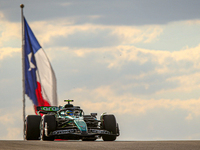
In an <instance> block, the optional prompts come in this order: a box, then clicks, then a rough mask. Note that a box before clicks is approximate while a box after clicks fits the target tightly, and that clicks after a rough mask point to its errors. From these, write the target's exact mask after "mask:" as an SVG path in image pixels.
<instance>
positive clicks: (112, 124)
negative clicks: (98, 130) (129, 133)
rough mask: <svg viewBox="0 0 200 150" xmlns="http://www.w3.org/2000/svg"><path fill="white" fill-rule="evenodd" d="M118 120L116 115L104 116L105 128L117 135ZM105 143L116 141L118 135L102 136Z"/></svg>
mask: <svg viewBox="0 0 200 150" xmlns="http://www.w3.org/2000/svg"><path fill="white" fill-rule="evenodd" d="M116 127H117V123H116V119H115V116H114V115H104V116H103V128H104V129H105V130H107V131H109V132H110V133H111V134H116V133H117V131H116ZM102 138H103V140H104V141H114V140H116V135H103V136H102Z"/></svg>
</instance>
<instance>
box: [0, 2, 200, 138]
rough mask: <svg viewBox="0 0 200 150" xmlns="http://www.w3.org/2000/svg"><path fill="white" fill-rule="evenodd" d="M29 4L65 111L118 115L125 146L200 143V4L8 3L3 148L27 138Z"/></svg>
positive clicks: (0, 9) (2, 28)
mask: <svg viewBox="0 0 200 150" xmlns="http://www.w3.org/2000/svg"><path fill="white" fill-rule="evenodd" d="M21 3H23V4H24V5H25V8H24V15H25V17H26V19H27V21H28V23H29V25H30V27H31V28H32V30H33V32H34V33H35V35H36V37H37V39H38V41H39V43H40V44H41V46H42V47H43V49H44V50H45V52H46V53H47V55H48V57H49V59H50V61H51V64H52V66H53V69H54V71H55V73H56V77H57V87H58V90H57V93H58V99H59V105H63V104H64V102H63V100H64V99H74V100H75V102H74V104H75V105H80V106H81V107H82V108H83V109H84V110H85V112H86V113H87V114H88V113H90V112H97V113H98V116H100V114H101V113H103V112H107V113H113V114H115V116H116V119H117V121H118V123H119V125H120V131H121V135H120V137H119V138H118V140H180V139H182V140H189V139H200V128H199V127H200V92H199V91H200V78H199V77H200V1H199V0H151V1H150V0H140V1H138V0H109V1H108V0H101V1H94V0H84V1H83V0H65V1H64V0H56V1H55V0H43V1H39V0H34V1H31V0H6V1H5V0H0V104H1V105H0V133H1V134H0V139H13V140H14V139H15V140H16V139H17V140H20V139H22V138H23V136H22V126H23V125H22V67H21V64H22V63H21V10H20V7H19V6H20V4H21ZM26 114H34V111H33V105H32V102H31V101H30V100H29V98H28V97H26Z"/></svg>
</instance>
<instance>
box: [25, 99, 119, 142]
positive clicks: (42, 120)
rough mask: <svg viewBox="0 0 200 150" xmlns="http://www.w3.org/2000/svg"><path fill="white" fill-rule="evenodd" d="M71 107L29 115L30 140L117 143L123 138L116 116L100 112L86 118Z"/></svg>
mask: <svg viewBox="0 0 200 150" xmlns="http://www.w3.org/2000/svg"><path fill="white" fill-rule="evenodd" d="M65 102H68V104H66V105H64V106H63V107H54V106H51V107H37V110H38V114H40V115H28V116H27V117H26V121H25V131H24V135H25V138H26V140H40V139H41V140H43V141H53V140H54V139H67V140H80V139H81V140H82V141H95V140H96V139H99V138H101V137H102V139H103V140H104V141H114V140H116V137H117V136H119V126H118V124H117V122H116V119H115V116H114V115H112V114H106V113H104V114H102V115H101V117H100V120H97V118H96V116H97V113H91V114H90V115H85V114H84V112H83V110H82V109H81V108H80V107H79V106H73V105H72V104H70V102H73V100H65Z"/></svg>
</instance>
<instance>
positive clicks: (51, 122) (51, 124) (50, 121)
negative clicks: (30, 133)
mask: <svg viewBox="0 0 200 150" xmlns="http://www.w3.org/2000/svg"><path fill="white" fill-rule="evenodd" d="M45 123H47V126H48V134H49V133H50V132H51V131H54V130H56V119H55V116H54V115H44V116H43V117H42V121H41V125H40V126H41V127H40V130H41V134H40V137H41V140H43V141H53V140H54V136H50V137H47V136H46V135H45Z"/></svg>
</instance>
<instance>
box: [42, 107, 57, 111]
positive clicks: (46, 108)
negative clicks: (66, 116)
mask: <svg viewBox="0 0 200 150" xmlns="http://www.w3.org/2000/svg"><path fill="white" fill-rule="evenodd" d="M40 109H41V110H45V111H58V110H59V108H58V107H43V106H42V107H40Z"/></svg>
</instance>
